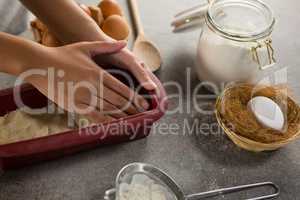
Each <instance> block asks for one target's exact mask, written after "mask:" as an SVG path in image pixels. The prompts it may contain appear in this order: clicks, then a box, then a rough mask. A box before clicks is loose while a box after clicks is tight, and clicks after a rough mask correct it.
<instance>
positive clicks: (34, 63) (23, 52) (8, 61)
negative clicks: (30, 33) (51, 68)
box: [0, 32, 47, 75]
mask: <svg viewBox="0 0 300 200" xmlns="http://www.w3.org/2000/svg"><path fill="white" fill-rule="evenodd" d="M46 49H47V47H43V46H41V45H39V44H37V43H34V42H31V41H29V40H25V39H21V38H19V37H16V36H12V35H9V34H6V33H1V32H0V61H1V62H0V71H1V72H5V73H9V74H12V75H19V74H20V73H22V72H23V71H25V70H26V69H28V68H30V67H38V66H39V65H40V62H41V61H42V60H44V57H43V55H45V54H44V53H43V52H44V51H45V50H46Z"/></svg>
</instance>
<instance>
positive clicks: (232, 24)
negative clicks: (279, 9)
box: [207, 0, 275, 40]
mask: <svg viewBox="0 0 300 200" xmlns="http://www.w3.org/2000/svg"><path fill="white" fill-rule="evenodd" d="M207 19H208V21H209V22H210V25H212V26H213V28H214V29H216V30H217V31H219V32H220V33H222V34H223V35H225V36H227V37H233V38H237V39H240V40H255V39H259V38H263V37H266V36H268V35H270V34H271V32H272V30H273V27H274V24H275V18H274V16H273V12H272V10H271V8H270V7H269V6H268V5H266V4H265V3H263V2H261V1H259V0H215V1H213V2H212V3H211V4H210V6H209V9H208V12H207Z"/></svg>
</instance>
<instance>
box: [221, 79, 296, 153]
mask: <svg viewBox="0 0 300 200" xmlns="http://www.w3.org/2000/svg"><path fill="white" fill-rule="evenodd" d="M256 96H265V97H268V98H270V99H272V100H273V101H275V102H276V103H277V104H278V105H279V106H280V108H281V109H282V111H283V112H284V114H285V118H286V123H285V128H284V130H283V131H282V132H280V131H276V130H274V129H270V128H266V127H264V126H262V125H261V124H260V123H259V122H258V121H257V120H256V118H255V116H254V115H253V113H252V112H251V111H249V110H248V107H247V104H248V102H249V101H250V99H251V98H253V97H256ZM216 117H217V120H218V122H219V124H220V125H221V126H222V128H223V130H224V131H225V133H226V134H227V135H228V136H229V138H230V139H231V140H232V141H233V142H234V143H235V144H237V145H238V146H240V147H242V148H244V149H246V150H250V151H256V152H259V151H270V150H275V149H278V148H280V147H282V146H285V145H287V144H288V143H290V142H291V141H293V140H295V139H296V138H297V137H298V136H299V134H300V126H299V124H300V108H299V106H298V104H297V103H296V102H295V101H294V100H293V98H292V97H291V94H289V92H288V90H287V88H284V87H279V86H278V87H272V86H257V85H255V86H254V85H251V84H238V85H234V86H231V87H228V88H227V89H226V90H225V91H224V92H223V94H222V95H221V96H220V97H219V98H218V100H217V103H216Z"/></svg>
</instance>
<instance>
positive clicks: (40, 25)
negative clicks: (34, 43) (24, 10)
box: [31, 19, 48, 32]
mask: <svg viewBox="0 0 300 200" xmlns="http://www.w3.org/2000/svg"><path fill="white" fill-rule="evenodd" d="M31 26H32V27H35V28H36V29H38V30H40V31H42V32H43V31H46V30H47V29H48V28H47V26H46V25H45V24H44V23H43V22H41V20H39V19H36V20H34V21H32V22H31Z"/></svg>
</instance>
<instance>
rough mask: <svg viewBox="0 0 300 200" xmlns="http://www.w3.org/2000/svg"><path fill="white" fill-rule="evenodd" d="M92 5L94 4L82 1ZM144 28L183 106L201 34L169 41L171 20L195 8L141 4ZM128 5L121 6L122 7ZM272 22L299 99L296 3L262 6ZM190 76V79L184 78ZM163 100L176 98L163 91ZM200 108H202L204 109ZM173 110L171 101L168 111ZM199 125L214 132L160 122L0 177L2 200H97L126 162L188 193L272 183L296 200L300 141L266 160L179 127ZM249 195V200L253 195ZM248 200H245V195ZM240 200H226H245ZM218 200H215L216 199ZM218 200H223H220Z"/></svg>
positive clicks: (175, 117)
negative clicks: (167, 127)
mask: <svg viewBox="0 0 300 200" xmlns="http://www.w3.org/2000/svg"><path fill="white" fill-rule="evenodd" d="M82 1H83V2H86V3H90V4H93V2H94V3H95V2H96V1H94V0H90V1H84V0H82ZM139 2H140V9H141V13H142V20H143V22H144V25H145V30H146V33H147V35H148V37H149V38H151V39H153V41H155V42H156V43H157V45H158V46H159V47H160V49H161V50H162V53H163V60H164V64H163V67H162V69H161V70H160V71H159V72H158V73H157V75H158V77H159V78H160V80H161V81H162V82H167V81H177V82H178V83H180V84H181V86H183V88H187V89H184V90H183V93H184V98H183V102H182V106H183V107H186V105H187V104H188V103H190V102H189V101H191V100H190V99H189V98H188V96H187V94H188V91H189V89H188V87H187V86H188V85H189V84H188V83H191V89H193V88H194V87H195V86H196V85H197V84H198V83H199V81H198V80H197V78H196V76H195V73H193V72H194V69H193V66H194V57H195V51H196V46H197V42H198V37H199V33H200V30H196V31H191V32H188V33H184V34H183V33H181V34H173V33H172V32H171V28H170V21H171V20H172V16H173V15H174V13H176V12H177V11H180V10H182V9H184V8H186V7H190V6H192V5H195V4H196V3H197V2H198V1H197V0H184V1H180V0H177V1H174V0H160V1H159V0H152V1H150V0H148V1H139ZM122 3H123V4H124V6H125V4H126V0H122ZM268 3H270V4H271V6H272V7H273V8H274V10H275V15H276V18H277V19H278V21H277V24H276V29H275V31H274V36H273V40H274V43H275V44H274V45H275V49H276V54H277V55H278V60H279V62H280V64H281V65H282V66H288V81H289V84H290V86H291V88H292V89H293V90H294V92H295V94H296V95H297V96H299V95H300V82H299V76H300V68H299V66H300V57H299V52H300V39H299V30H300V29H299V27H300V18H299V10H300V3H299V2H298V1H294V0H285V1H278V0H268ZM188 69H191V70H192V79H191V80H187V79H186V78H185V76H183V74H185V73H186V71H187V70H188ZM12 83H13V78H12V77H8V76H7V75H1V76H0V85H1V87H2V88H3V87H9V86H11V85H12ZM166 89H167V92H168V93H169V94H174V93H176V90H175V89H174V88H172V87H167V88H166ZM203 101H204V100H203ZM204 103H205V102H204ZM177 104H178V102H176V101H175V100H174V99H171V102H170V108H173V107H174V106H176V105H177ZM195 119H198V120H199V122H200V123H201V124H215V123H216V122H215V119H214V116H213V115H201V114H199V113H196V112H194V111H193V110H192V111H191V113H188V112H187V110H186V109H184V111H183V112H182V113H179V112H178V113H174V114H169V115H166V116H165V117H164V118H163V119H161V120H160V122H159V123H158V124H157V125H156V126H155V127H154V128H153V130H152V134H151V135H150V136H149V137H148V138H147V139H143V140H139V141H134V142H131V143H126V144H119V145H115V146H107V147H102V148H97V149H95V150H91V151H88V152H83V153H79V154H76V155H73V156H69V157H65V158H62V159H59V160H55V161H50V162H45V163H42V164H39V165H35V166H30V167H26V168H23V169H19V170H15V171H9V172H5V174H3V175H2V176H0V199H1V200H24V199H26V200H27V199H30V200H32V199H41V200H50V199H51V200H59V199H64V200H85V199H88V200H98V199H103V194H104V192H105V190H106V189H108V188H110V187H112V186H113V183H114V179H115V176H116V175H117V172H118V171H119V170H120V169H121V168H122V167H123V166H124V165H126V164H128V163H131V162H146V163H150V164H154V165H156V166H158V167H160V168H162V169H164V170H165V171H167V172H168V173H169V174H170V175H171V176H173V177H174V178H175V179H176V180H177V182H178V183H179V184H180V185H181V186H182V188H183V189H184V191H185V192H186V193H192V192H199V191H207V190H211V189H217V188H220V187H224V186H233V185H239V184H248V183H254V182H262V181H273V182H275V183H277V184H278V185H279V186H280V188H281V197H280V199H284V200H296V199H299V192H300V191H299V190H300V189H299V188H300V140H298V141H296V142H294V143H292V144H290V145H289V146H287V147H285V148H282V149H280V150H278V151H275V152H271V153H259V154H258V153H250V152H246V151H244V150H241V149H239V148H238V147H236V146H235V145H233V143H232V142H231V141H229V139H228V138H227V137H226V136H224V135H223V134H213V132H214V133H216V129H217V131H218V127H214V128H212V131H207V132H205V133H206V134H196V133H195V134H184V133H185V131H186V130H185V128H186V127H185V126H184V124H185V122H188V123H189V122H193V121H194V120H195ZM171 123H175V124H178V125H179V129H178V130H176V129H175V130H173V131H172V132H171V131H170V132H165V131H164V130H162V129H161V126H160V125H161V124H171ZM252 194H253V193H252ZM248 195H249V194H248ZM244 197H245V194H239V195H237V196H229V197H227V199H243V198H244ZM216 199H217V198H216ZM220 199H225V198H224V197H220Z"/></svg>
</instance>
